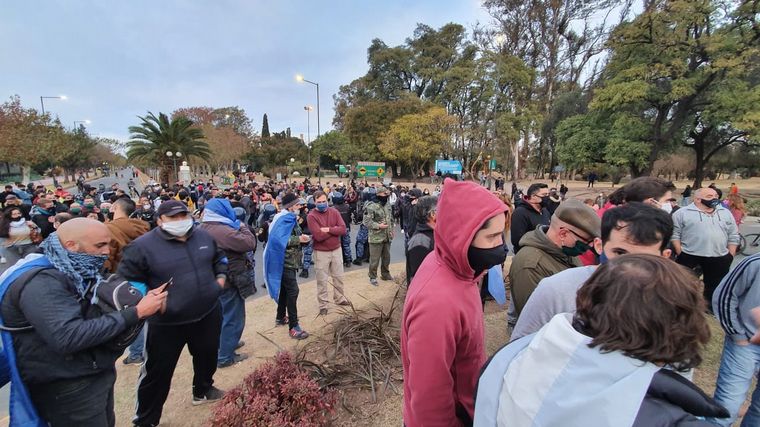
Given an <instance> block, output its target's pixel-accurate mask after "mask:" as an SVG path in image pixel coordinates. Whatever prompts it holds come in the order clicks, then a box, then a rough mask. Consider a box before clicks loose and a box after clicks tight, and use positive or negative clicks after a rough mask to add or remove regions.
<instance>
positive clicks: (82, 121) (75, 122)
mask: <svg viewBox="0 0 760 427" xmlns="http://www.w3.org/2000/svg"><path fill="white" fill-rule="evenodd" d="M77 123H84V124H86V125H89V124H90V123H92V122H91V121H89V120H74V130H76V129H77Z"/></svg>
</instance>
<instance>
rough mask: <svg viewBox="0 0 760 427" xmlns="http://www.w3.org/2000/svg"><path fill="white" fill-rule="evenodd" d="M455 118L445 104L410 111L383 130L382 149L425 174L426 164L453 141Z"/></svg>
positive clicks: (388, 157)
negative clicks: (449, 113)
mask: <svg viewBox="0 0 760 427" xmlns="http://www.w3.org/2000/svg"><path fill="white" fill-rule="evenodd" d="M455 121H456V119H454V118H453V117H451V116H449V115H448V114H446V110H444V109H443V108H441V107H432V108H430V109H428V110H427V111H424V112H421V113H416V114H407V115H405V116H402V117H400V118H399V119H397V120H396V121H395V122H393V124H392V125H391V126H390V128H389V129H388V131H387V132H385V133H384V134H383V136H382V142H381V144H380V151H381V153H382V154H383V156H385V158H387V159H390V160H394V161H398V162H400V163H402V164H406V165H409V166H410V167H411V168H412V171H413V172H414V176H418V175H419V174H424V172H425V171H424V166H425V164H427V163H428V162H430V160H432V159H433V158H434V157H435V156H438V155H440V153H441V150H442V149H443V146H444V145H447V144H448V143H449V142H450V141H451V134H452V131H453V129H454V125H455Z"/></svg>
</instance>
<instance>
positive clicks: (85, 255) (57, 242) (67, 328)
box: [0, 218, 167, 427]
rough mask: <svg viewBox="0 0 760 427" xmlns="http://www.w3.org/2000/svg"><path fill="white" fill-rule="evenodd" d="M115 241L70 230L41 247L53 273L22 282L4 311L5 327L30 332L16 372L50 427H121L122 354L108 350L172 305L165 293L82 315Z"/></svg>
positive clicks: (103, 231) (21, 336)
mask: <svg viewBox="0 0 760 427" xmlns="http://www.w3.org/2000/svg"><path fill="white" fill-rule="evenodd" d="M110 240H111V234H110V233H109V231H108V228H106V226H105V225H103V224H101V223H100V222H98V221H95V220H91V219H86V218H74V219H72V220H70V221H67V222H64V223H63V224H61V225H60V227H58V230H57V231H56V232H55V233H52V234H51V235H50V236H49V237H48V239H46V240H45V241H44V242H43V243H42V244H41V245H40V248H41V249H42V251H43V254H44V256H45V257H46V258H47V259H48V260H49V261H50V263H52V265H53V267H52V268H42V269H40V268H37V269H32V270H30V271H29V272H27V273H24V274H22V275H21V276H20V277H18V278H17V279H16V280H15V281H13V282H12V284H11V285H10V287H9V288H8V290H7V292H6V293H5V295H4V296H3V298H2V303H0V310H2V317H3V321H4V324H5V325H6V326H9V327H16V328H20V327H27V326H31V327H32V329H31V330H25V331H22V332H14V333H13V347H14V348H15V351H16V364H17V366H18V369H19V372H20V374H21V378H22V380H23V382H24V384H25V385H26V386H27V388H28V390H29V394H30V396H31V399H32V402H33V403H34V406H35V407H36V409H37V412H38V414H39V416H40V417H41V418H42V419H43V420H44V422H46V423H47V424H48V425H50V426H92V427H95V426H98V427H99V426H113V425H115V415H114V410H113V385H114V381H115V380H116V372H115V370H114V362H115V361H116V359H117V358H118V357H119V356H120V354H117V353H116V352H114V351H113V350H112V349H110V348H109V347H107V346H105V344H106V343H108V342H109V341H110V340H111V339H113V338H114V337H116V336H117V335H119V334H120V333H122V332H124V331H125V330H126V329H127V328H128V327H131V326H134V325H135V324H137V322H138V321H139V319H144V318H146V317H149V316H151V315H153V314H154V313H156V312H157V311H158V310H159V309H161V307H162V306H163V305H164V302H165V300H166V295H167V293H166V292H164V290H163V289H155V290H152V291H151V292H149V293H148V295H146V296H145V297H144V298H143V299H142V300H141V301H140V303H139V304H138V305H137V306H136V307H133V308H128V309H126V310H122V311H118V312H113V313H109V314H105V315H102V316H98V317H94V318H89V317H85V316H84V315H83V314H82V313H83V312H87V310H86V307H85V305H87V304H89V302H88V301H89V299H88V298H85V290H86V289H87V288H88V287H89V286H91V285H93V284H94V282H95V281H96V280H98V279H97V278H98V277H100V276H99V272H100V270H101V269H102V268H103V263H104V262H105V260H106V259H108V254H109V251H110V248H109V245H108V244H109V242H110ZM25 261H26V262H30V260H29V259H28V258H27V259H25ZM23 262H24V261H22V262H21V263H19V264H16V265H15V266H14V267H13V268H19V267H20V266H21V265H23V264H22V263H23Z"/></svg>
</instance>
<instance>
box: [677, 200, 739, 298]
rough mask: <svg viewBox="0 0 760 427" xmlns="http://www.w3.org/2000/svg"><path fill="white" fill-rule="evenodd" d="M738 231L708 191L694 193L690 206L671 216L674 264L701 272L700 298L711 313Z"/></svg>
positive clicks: (734, 249)
mask: <svg viewBox="0 0 760 427" xmlns="http://www.w3.org/2000/svg"><path fill="white" fill-rule="evenodd" d="M739 239H740V237H739V227H738V226H737V225H736V221H735V220H734V217H733V215H731V211H729V210H728V209H726V208H724V207H723V205H721V203H720V198H719V197H718V193H717V192H716V191H715V190H714V189H712V188H709V187H708V188H700V189H698V190H697V191H696V192H694V202H692V203H691V204H690V205H688V206H686V207H684V208H681V209H679V210H678V211H677V212H676V213H674V214H673V237H672V238H671V239H670V240H671V243H672V244H673V250H674V251H675V253H676V254H677V255H678V257H677V258H676V262H678V263H679V264H681V265H683V266H686V267H688V268H691V269H697V268H698V267H699V268H700V269H701V270H702V281H704V283H705V288H704V296H705V300H706V301H707V306H708V308H709V309H710V310H711V311H712V304H711V302H712V296H713V293H714V292H715V288H717V287H718V284H720V281H721V280H722V279H723V277H724V276H725V275H726V274H727V273H728V270H729V268H731V262H732V261H733V260H734V255H735V254H736V248H737V247H738V246H739Z"/></svg>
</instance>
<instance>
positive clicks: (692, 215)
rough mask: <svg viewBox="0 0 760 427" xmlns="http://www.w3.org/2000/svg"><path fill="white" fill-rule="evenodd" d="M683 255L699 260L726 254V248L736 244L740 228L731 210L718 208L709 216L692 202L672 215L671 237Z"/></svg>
mask: <svg viewBox="0 0 760 427" xmlns="http://www.w3.org/2000/svg"><path fill="white" fill-rule="evenodd" d="M670 240H671V241H680V242H681V249H682V250H683V252H685V253H687V254H689V255H694V256H701V257H721V256H725V255H726V254H728V245H738V244H739V228H738V227H737V226H736V221H734V217H733V215H731V211H729V210H728V209H726V208H724V207H723V206H718V207H717V208H716V209H715V211H714V212H713V213H712V214H708V213H705V212H702V211H701V210H699V209H698V208H697V206H696V205H695V204H694V203H692V204H690V205H688V206H686V207H684V208H681V209H679V210H678V211H677V212H676V213H674V214H673V237H671V239H670Z"/></svg>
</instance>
